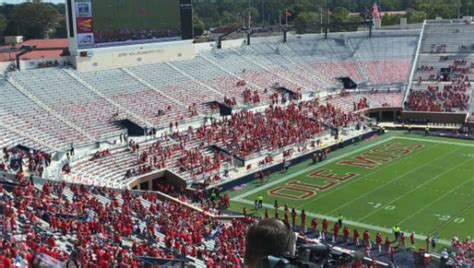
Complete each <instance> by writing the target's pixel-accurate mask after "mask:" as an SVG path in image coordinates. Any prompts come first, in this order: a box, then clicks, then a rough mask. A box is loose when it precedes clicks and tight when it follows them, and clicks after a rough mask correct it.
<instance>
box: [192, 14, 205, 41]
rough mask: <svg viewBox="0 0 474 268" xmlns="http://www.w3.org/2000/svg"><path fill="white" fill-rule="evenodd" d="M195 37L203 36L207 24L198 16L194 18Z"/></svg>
mask: <svg viewBox="0 0 474 268" xmlns="http://www.w3.org/2000/svg"><path fill="white" fill-rule="evenodd" d="M193 28H194V36H195V37H196V36H201V35H202V34H203V33H204V29H205V24H204V22H203V21H202V20H201V19H199V18H198V17H197V16H194V17H193Z"/></svg>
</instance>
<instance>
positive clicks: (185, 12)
mask: <svg viewBox="0 0 474 268" xmlns="http://www.w3.org/2000/svg"><path fill="white" fill-rule="evenodd" d="M73 8H74V11H75V12H74V13H75V24H76V29H75V32H76V40H77V47H78V49H88V48H101V47H110V46H122V45H131V44H142V43H153V42H166V41H176V40H183V39H192V38H193V36H192V5H191V0H76V1H74V7H73Z"/></svg>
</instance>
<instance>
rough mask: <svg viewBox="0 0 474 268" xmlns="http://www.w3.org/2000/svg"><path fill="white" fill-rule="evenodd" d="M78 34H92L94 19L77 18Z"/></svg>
mask: <svg viewBox="0 0 474 268" xmlns="http://www.w3.org/2000/svg"><path fill="white" fill-rule="evenodd" d="M77 33H92V17H84V18H77Z"/></svg>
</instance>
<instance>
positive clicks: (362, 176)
mask: <svg viewBox="0 0 474 268" xmlns="http://www.w3.org/2000/svg"><path fill="white" fill-rule="evenodd" d="M435 146H436V145H435ZM435 146H433V147H431V148H429V149H428V150H426V151H423V150H418V151H417V152H414V153H412V154H411V155H409V156H407V157H404V158H403V159H408V158H410V157H413V156H416V155H418V154H420V153H422V152H427V151H429V150H431V149H433V148H435ZM397 160H398V159H397ZM394 163H397V161H392V162H390V163H388V164H386V165H384V166H382V167H380V168H377V169H374V170H371V171H370V172H369V173H366V174H364V175H361V176H360V177H358V178H357V177H356V178H354V179H352V180H350V181H347V182H344V183H341V184H339V185H336V186H334V188H332V189H329V192H327V193H326V194H324V195H320V196H317V197H315V198H312V199H311V200H309V201H308V202H305V203H303V204H301V205H299V206H297V207H296V208H301V207H303V206H305V205H307V204H310V203H313V202H315V201H317V200H319V199H321V198H324V197H326V196H328V195H331V194H334V193H336V192H337V191H339V190H341V189H344V188H346V187H348V186H350V185H351V184H353V183H355V182H357V181H360V180H361V179H364V178H365V177H366V176H367V175H372V174H375V173H377V172H379V171H384V170H385V169H386V167H387V166H389V165H391V164H394ZM351 202H352V201H351ZM346 204H347V203H346ZM346 204H344V205H342V206H341V207H339V208H342V207H344V206H345V205H346ZM332 212H333V211H330V212H329V213H328V214H330V213H332Z"/></svg>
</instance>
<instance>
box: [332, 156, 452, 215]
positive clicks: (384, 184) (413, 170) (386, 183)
mask: <svg viewBox="0 0 474 268" xmlns="http://www.w3.org/2000/svg"><path fill="white" fill-rule="evenodd" d="M432 148H434V147H432ZM457 151H458V150H455V151H453V152H452V153H454V152H457ZM424 152H426V151H424ZM444 157H446V155H441V156H440V157H438V158H435V159H433V160H431V161H429V162H426V163H425V164H424V165H421V166H418V167H417V168H415V169H411V170H410V171H408V172H407V173H404V174H402V175H400V176H397V177H395V178H393V179H391V180H389V181H387V182H385V183H383V184H381V185H380V186H379V187H377V188H375V189H373V190H371V191H368V192H366V193H365V194H363V195H360V196H358V197H357V198H356V199H352V200H351V201H350V202H348V203H345V204H342V205H341V206H339V207H337V208H335V209H333V210H331V211H329V212H328V214H331V213H334V212H335V211H337V210H339V209H341V208H343V207H346V206H348V205H349V204H352V203H353V202H354V201H357V200H360V199H362V198H364V197H366V196H368V195H370V194H372V193H374V192H375V191H377V190H379V189H381V188H383V187H385V186H387V185H388V184H390V183H392V182H395V181H398V180H399V179H401V178H403V177H405V176H406V175H408V174H410V173H413V172H415V171H417V170H418V169H421V168H424V167H426V166H428V165H430V164H431V163H432V162H435V161H437V160H439V159H441V158H444Z"/></svg>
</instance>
